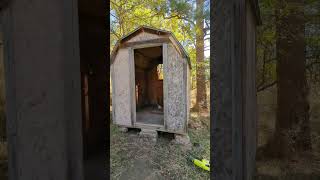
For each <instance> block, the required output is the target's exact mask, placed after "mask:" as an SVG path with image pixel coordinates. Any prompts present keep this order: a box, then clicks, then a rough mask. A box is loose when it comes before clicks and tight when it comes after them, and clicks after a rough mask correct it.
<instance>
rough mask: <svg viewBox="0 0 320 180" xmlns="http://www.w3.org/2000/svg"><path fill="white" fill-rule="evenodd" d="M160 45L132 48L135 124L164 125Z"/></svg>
mask: <svg viewBox="0 0 320 180" xmlns="http://www.w3.org/2000/svg"><path fill="white" fill-rule="evenodd" d="M162 49H163V48H162V46H153V47H147V48H138V49H133V54H134V73H135V86H134V87H135V103H136V122H135V123H136V124H148V125H155V126H164V116H163V107H164V103H163V75H164V74H163V55H162Z"/></svg>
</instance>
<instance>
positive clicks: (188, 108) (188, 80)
mask: <svg viewBox="0 0 320 180" xmlns="http://www.w3.org/2000/svg"><path fill="white" fill-rule="evenodd" d="M185 61H186V60H185ZM186 71H187V79H186V82H187V87H186V89H187V97H186V98H187V119H186V121H187V122H186V127H187V126H188V122H189V119H190V105H191V99H190V90H191V81H190V80H191V79H190V68H189V67H187V68H186Z"/></svg>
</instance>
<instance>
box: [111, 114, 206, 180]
mask: <svg viewBox="0 0 320 180" xmlns="http://www.w3.org/2000/svg"><path fill="white" fill-rule="evenodd" d="M190 124H192V125H190V127H189V136H190V139H191V142H192V143H193V147H192V150H191V151H188V150H186V149H185V148H184V146H181V145H176V144H174V143H172V139H173V134H169V133H159V137H158V141H157V143H156V144H152V143H150V142H149V141H145V140H144V139H141V138H139V136H138V131H137V130H134V129H133V130H129V132H126V133H123V132H120V131H119V129H118V127H117V126H115V125H111V135H110V138H111V146H110V153H111V154H110V155H111V156H110V157H111V170H110V172H111V179H119V180H122V179H123V180H130V179H141V180H148V179H149V180H157V179H158V180H162V179H166V180H169V179H210V173H209V172H207V171H204V170H202V169H200V168H198V167H195V166H194V165H193V164H192V163H191V162H190V161H189V160H188V156H189V154H191V155H193V156H196V157H199V158H205V159H208V160H209V159H210V131H209V127H210V125H209V117H208V114H207V115H204V114H202V115H201V116H198V115H197V114H196V113H192V114H191V120H190Z"/></svg>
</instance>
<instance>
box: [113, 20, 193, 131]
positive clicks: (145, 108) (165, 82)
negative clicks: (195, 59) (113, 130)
mask: <svg viewBox="0 0 320 180" xmlns="http://www.w3.org/2000/svg"><path fill="white" fill-rule="evenodd" d="M190 69H191V65H190V59H189V56H188V55H187V53H186V51H185V50H184V48H183V47H182V45H181V44H180V43H179V42H178V40H177V39H176V38H175V36H174V35H173V34H172V33H171V32H169V31H165V30H160V29H155V28H152V27H146V26H141V27H139V28H137V29H136V30H134V31H133V32H131V33H129V34H128V35H126V36H124V37H123V38H122V39H120V40H119V41H118V42H117V44H116V46H115V47H114V49H113V51H112V54H111V81H112V116H113V118H112V119H113V122H114V123H115V124H117V125H120V126H122V127H125V128H128V127H129V128H130V127H134V128H141V129H150V130H158V131H165V132H171V133H176V134H186V132H187V122H188V119H189V106H190V105H189V104H190V98H189V91H190Z"/></svg>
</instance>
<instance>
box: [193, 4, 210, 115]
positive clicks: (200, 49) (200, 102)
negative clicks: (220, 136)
mask: <svg viewBox="0 0 320 180" xmlns="http://www.w3.org/2000/svg"><path fill="white" fill-rule="evenodd" d="M203 4H204V1H203V0H197V6H196V7H197V8H196V28H195V29H196V62H197V65H196V71H197V96H196V104H195V107H194V109H195V110H201V109H207V108H208V106H207V104H208V103H207V93H206V82H205V80H206V79H205V68H204V18H203V17H204V13H203V8H204V7H203Z"/></svg>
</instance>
